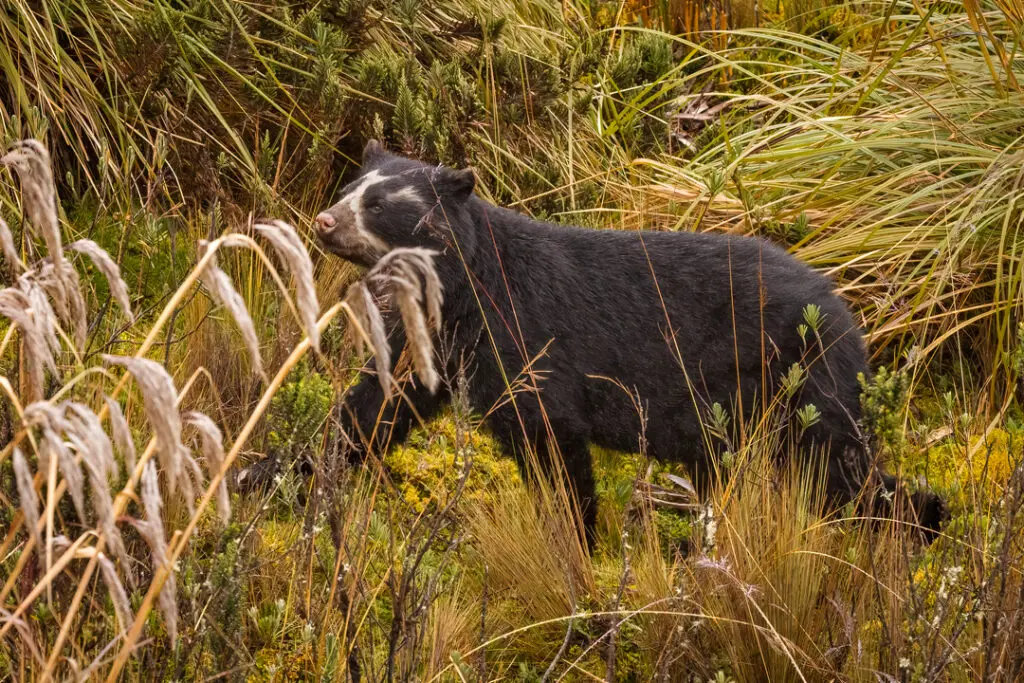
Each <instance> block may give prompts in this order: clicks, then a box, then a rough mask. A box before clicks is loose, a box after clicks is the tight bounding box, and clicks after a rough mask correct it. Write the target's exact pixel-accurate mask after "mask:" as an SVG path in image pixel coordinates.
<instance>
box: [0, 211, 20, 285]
mask: <svg viewBox="0 0 1024 683" xmlns="http://www.w3.org/2000/svg"><path fill="white" fill-rule="evenodd" d="M0 249H3V252H4V260H6V261H7V262H8V263H9V264H11V270H13V271H14V272H15V273H20V272H21V271H23V270H25V264H24V263H22V262H21V256H19V255H18V247H17V246H15V244H14V235H13V234H11V227H10V226H9V225H7V221H5V220H4V219H3V217H0Z"/></svg>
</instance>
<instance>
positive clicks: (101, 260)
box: [68, 240, 135, 322]
mask: <svg viewBox="0 0 1024 683" xmlns="http://www.w3.org/2000/svg"><path fill="white" fill-rule="evenodd" d="M68 249H71V250H72V251H77V252H79V253H81V254H85V255H86V256H88V257H89V258H90V259H92V262H93V265H94V266H96V269H97V270H99V271H100V272H101V273H103V276H104V277H105V278H107V283H108V284H109V286H110V295H111V296H112V297H114V301H116V302H117V305H118V306H120V307H121V310H122V311H124V315H125V317H126V318H128V320H129V322H135V316H134V315H133V314H132V302H131V299H130V298H129V297H128V285H126V284H125V282H124V280H123V279H121V268H120V266H118V265H117V263H115V262H114V259H112V258H110V254H108V253H107V252H106V250H105V249H103V248H102V247H101V246H100V245H98V244H96V243H95V242H93V241H92V240H78V241H77V242H72V243H71V244H69V245H68Z"/></svg>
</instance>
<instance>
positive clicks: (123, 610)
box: [98, 553, 135, 633]
mask: <svg viewBox="0 0 1024 683" xmlns="http://www.w3.org/2000/svg"><path fill="white" fill-rule="evenodd" d="M98 560H99V564H100V573H101V574H102V575H103V583H105V584H107V591H108V592H109V593H110V601H111V602H113V603H114V614H115V615H117V623H118V625H119V626H120V627H121V628H120V631H119V632H120V633H124V632H125V631H127V630H128V629H129V628H130V627H131V625H132V623H133V622H134V621H135V617H134V616H132V607H131V604H130V603H129V602H128V594H127V593H126V592H125V590H124V586H123V585H122V584H121V579H119V578H118V577H117V571H116V570H115V569H114V563H113V562H111V561H110V559H109V558H108V557H107V556H106V555H104V554H103V553H100V556H99V558H98Z"/></svg>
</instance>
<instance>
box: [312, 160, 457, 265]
mask: <svg viewBox="0 0 1024 683" xmlns="http://www.w3.org/2000/svg"><path fill="white" fill-rule="evenodd" d="M474 185H475V179H474V177H473V172H472V171H471V170H468V169H466V170H461V171H458V170H454V169H450V168H445V167H443V166H431V165H428V164H424V163H421V162H419V161H414V160H412V159H406V158H404V157H400V156H396V155H394V154H389V153H388V152H386V151H384V149H383V148H382V147H381V145H380V144H379V143H378V142H376V141H374V140H371V141H370V142H368V143H367V145H366V148H365V149H364V150H363V160H362V168H361V169H360V172H359V175H358V177H356V179H355V180H353V181H352V182H351V183H349V184H348V185H346V186H345V188H344V189H342V191H341V194H340V196H339V197H338V201H337V202H336V203H335V204H334V205H333V206H331V207H330V208H328V209H325V210H324V211H321V212H320V213H319V214H318V215H317V216H316V219H315V221H314V227H315V229H316V233H317V237H319V239H320V242H321V243H322V244H323V246H324V248H325V249H326V250H327V251H329V252H331V253H333V254H335V255H337V256H340V257H341V258H343V259H345V260H347V261H351V262H353V263H355V264H357V265H360V266H365V267H367V268H369V267H371V266H373V265H374V264H375V263H376V262H377V261H378V259H380V257H382V256H383V255H384V254H386V253H387V252H388V251H390V250H391V249H394V248H397V247H426V248H429V249H435V250H437V251H439V252H442V253H443V252H445V251H446V250H447V249H449V248H454V249H457V250H458V251H459V252H461V253H465V252H466V248H467V247H468V246H469V242H470V241H471V240H472V235H471V231H466V230H456V229H455V227H454V226H457V225H470V224H471V221H469V217H468V214H467V213H466V212H467V211H468V207H467V204H468V202H469V199H470V197H471V196H472V194H473V187H474Z"/></svg>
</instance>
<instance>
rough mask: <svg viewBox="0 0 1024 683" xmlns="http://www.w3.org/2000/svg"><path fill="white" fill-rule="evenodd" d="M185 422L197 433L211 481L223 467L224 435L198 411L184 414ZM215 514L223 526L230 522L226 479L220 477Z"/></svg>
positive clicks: (229, 501) (207, 416)
mask: <svg viewBox="0 0 1024 683" xmlns="http://www.w3.org/2000/svg"><path fill="white" fill-rule="evenodd" d="M185 421H186V422H188V423H189V424H190V425H192V426H194V427H195V428H196V431H198V432H199V436H200V438H201V440H202V450H203V458H204V459H205V460H206V471H207V472H208V473H209V475H210V479H211V480H212V479H213V478H214V477H215V476H217V473H218V472H220V471H221V468H223V467H224V434H223V433H222V432H221V431H220V428H219V427H218V426H217V424H216V423H215V422H214V421H213V420H212V419H210V416H209V415H207V414H205V413H201V412H199V411H192V412H190V413H186V414H185ZM217 512H218V513H219V514H220V519H221V521H222V522H223V523H224V524H225V525H227V524H228V522H230V521H231V499H230V498H229V497H228V487H227V480H226V477H222V478H221V480H220V483H219V484H217Z"/></svg>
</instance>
